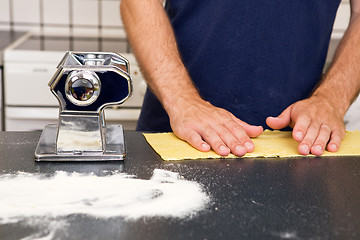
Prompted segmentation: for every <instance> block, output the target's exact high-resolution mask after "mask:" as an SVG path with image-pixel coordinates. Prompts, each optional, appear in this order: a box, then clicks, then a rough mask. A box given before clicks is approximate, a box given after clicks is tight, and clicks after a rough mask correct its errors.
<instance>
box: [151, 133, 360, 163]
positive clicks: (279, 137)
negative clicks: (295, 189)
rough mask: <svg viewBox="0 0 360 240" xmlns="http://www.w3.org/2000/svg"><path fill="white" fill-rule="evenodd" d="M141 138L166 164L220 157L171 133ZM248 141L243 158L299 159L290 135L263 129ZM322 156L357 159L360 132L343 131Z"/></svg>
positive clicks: (359, 150)
mask: <svg viewBox="0 0 360 240" xmlns="http://www.w3.org/2000/svg"><path fill="white" fill-rule="evenodd" d="M144 136H145V138H146V140H147V141H148V143H149V144H150V145H151V147H152V148H153V149H154V150H155V151H156V152H157V153H158V154H159V155H160V156H161V158H162V159H164V160H167V161H170V160H182V159H204V158H221V156H220V155H218V154H216V153H215V152H214V151H212V150H210V151H209V152H201V151H198V150H196V149H195V148H193V147H192V146H191V145H190V144H188V143H187V142H185V141H183V140H181V139H179V138H177V137H176V136H175V135H174V134H173V133H144ZM252 141H253V142H254V144H255V150H254V152H252V153H247V154H246V155H245V156H244V157H247V158H254V157H280V158H286V157H299V156H302V155H300V154H299V153H298V151H297V147H298V144H299V143H298V142H296V141H295V140H294V139H293V138H292V136H291V132H281V131H270V130H266V131H264V132H263V133H262V134H261V135H260V136H259V137H256V138H253V139H252ZM308 156H314V155H308ZM323 156H360V132H359V131H354V132H346V137H345V139H344V140H343V141H342V143H341V147H340V149H339V151H338V152H335V153H332V152H328V151H325V152H324V154H323ZM226 158H237V156H235V155H232V154H230V155H229V156H227V157H226Z"/></svg>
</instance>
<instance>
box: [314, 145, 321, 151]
mask: <svg viewBox="0 0 360 240" xmlns="http://www.w3.org/2000/svg"><path fill="white" fill-rule="evenodd" d="M313 149H314V150H316V151H322V147H321V146H320V145H316V146H314V147H313Z"/></svg>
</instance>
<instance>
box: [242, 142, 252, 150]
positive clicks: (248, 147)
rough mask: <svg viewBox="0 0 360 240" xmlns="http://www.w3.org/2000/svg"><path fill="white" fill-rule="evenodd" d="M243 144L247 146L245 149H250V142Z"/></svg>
mask: <svg viewBox="0 0 360 240" xmlns="http://www.w3.org/2000/svg"><path fill="white" fill-rule="evenodd" d="M244 146H245V147H246V148H247V149H251V148H252V147H253V145H252V143H251V142H246V143H245V144H244Z"/></svg>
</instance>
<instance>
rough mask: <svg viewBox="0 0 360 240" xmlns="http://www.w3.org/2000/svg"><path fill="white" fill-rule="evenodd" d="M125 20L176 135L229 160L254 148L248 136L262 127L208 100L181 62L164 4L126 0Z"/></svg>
mask: <svg viewBox="0 0 360 240" xmlns="http://www.w3.org/2000/svg"><path fill="white" fill-rule="evenodd" d="M121 16H122V19H123V23H124V26H125V30H126V32H127V36H128V39H129V41H130V43H131V46H132V49H133V51H134V53H135V56H136V59H137V61H138V63H139V65H140V69H141V72H142V74H143V76H144V77H145V79H146V81H147V83H148V86H149V87H150V89H151V90H152V92H153V93H154V94H155V95H156V96H157V98H158V99H159V101H160V102H161V103H162V105H163V106H164V108H165V110H166V112H167V113H168V115H169V117H170V124H171V127H172V129H173V131H174V133H175V134H176V135H177V136H178V137H179V138H181V139H183V140H185V141H187V142H188V143H190V144H191V145H192V146H194V147H195V148H197V149H198V150H200V151H209V150H210V148H212V149H213V150H214V151H215V152H216V153H218V154H220V155H222V156H226V155H228V154H229V153H230V152H232V153H233V154H235V155H238V156H243V155H244V154H246V153H247V152H251V151H253V150H254V144H253V142H252V141H251V139H250V137H256V136H258V135H260V134H261V133H262V131H263V129H262V127H257V126H251V125H248V124H246V123H244V122H242V121H241V120H239V119H237V118H236V117H235V116H234V115H232V114H231V113H230V112H228V111H226V110H224V109H221V108H217V107H215V106H213V105H211V104H210V103H208V102H206V101H204V100H203V99H202V98H201V97H200V96H199V93H198V91H197V89H196V87H195V86H194V84H193V82H192V80H191V78H190V76H189V75H188V72H187V70H186V68H185V66H184V64H183V63H182V61H181V57H180V54H179V52H178V48H177V43H176V39H175V36H174V33H173V30H172V27H171V24H170V22H169V19H168V17H167V14H166V13H165V11H164V8H163V5H162V0H137V1H133V0H122V1H121Z"/></svg>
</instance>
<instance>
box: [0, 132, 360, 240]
mask: <svg viewBox="0 0 360 240" xmlns="http://www.w3.org/2000/svg"><path fill="white" fill-rule="evenodd" d="M39 136H40V132H0V152H1V156H0V170H1V172H2V173H3V174H4V173H13V172H16V171H25V172H42V173H52V172H55V171H58V170H63V171H69V172H73V171H76V172H94V173H95V174H97V173H99V172H101V171H102V170H104V169H109V170H111V169H120V170H121V171H123V172H125V173H127V174H135V175H137V176H138V177H139V178H145V179H149V177H150V176H151V175H152V172H153V170H154V169H155V168H161V169H166V170H171V171H173V172H181V175H182V176H184V178H185V179H187V180H193V181H197V182H199V183H200V184H202V185H203V186H204V189H205V191H206V192H207V193H208V194H209V195H211V197H212V203H211V205H210V206H208V208H207V209H206V210H204V211H202V212H200V213H198V214H197V215H195V216H193V217H192V218H190V219H177V218H163V217H156V218H147V219H140V220H137V221H126V220H124V219H123V218H121V217H118V218H112V219H108V220H100V219H94V218H90V217H89V218H88V217H86V216H76V215H75V216H71V219H70V220H69V221H70V227H69V231H71V233H70V234H68V235H66V239H200V240H202V239H360V158H358V157H347V158H339V157H332V158H327V157H323V158H294V159H287V160H280V159H271V160H270V159H234V160H196V161H191V160H186V161H178V162H164V161H162V160H161V159H160V158H159V156H158V155H157V154H156V153H155V152H153V150H152V149H151V147H150V146H149V145H148V144H147V143H146V141H145V139H144V138H143V136H142V135H141V133H139V132H125V138H126V148H127V157H126V160H125V162H111V163H94V162H83V163H48V162H40V163H37V162H35V161H34V151H35V147H36V144H37V141H38V139H39ZM0 194H1V189H0ZM33 231H34V229H32V228H29V227H25V226H21V225H17V224H3V225H0V239H20V238H24V237H25V236H27V235H29V234H30V233H32V232H33ZM54 238H55V239H62V238H61V237H60V238H56V236H55V237H54Z"/></svg>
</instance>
